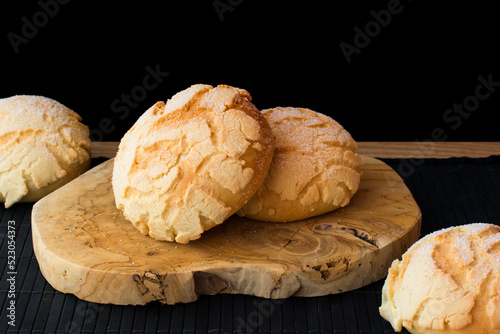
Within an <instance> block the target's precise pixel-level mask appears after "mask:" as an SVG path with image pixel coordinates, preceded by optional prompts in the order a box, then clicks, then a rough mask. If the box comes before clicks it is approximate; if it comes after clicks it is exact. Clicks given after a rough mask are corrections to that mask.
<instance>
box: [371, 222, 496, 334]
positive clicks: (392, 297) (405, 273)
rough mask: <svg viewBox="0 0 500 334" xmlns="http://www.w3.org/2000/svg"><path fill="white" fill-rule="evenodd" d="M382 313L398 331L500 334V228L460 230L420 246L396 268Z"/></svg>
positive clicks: (431, 238)
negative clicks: (403, 329)
mask: <svg viewBox="0 0 500 334" xmlns="http://www.w3.org/2000/svg"><path fill="white" fill-rule="evenodd" d="M380 314H381V315H382V317H384V318H385V319H386V320H387V321H389V322H390V323H391V325H392V327H393V328H394V329H395V330H396V331H398V332H399V331H401V330H402V328H403V327H405V328H406V329H407V330H408V331H410V332H411V333H431V334H432V333H465V334H477V333H489V334H493V333H500V227H499V226H496V225H492V224H469V225H463V226H457V227H452V228H448V229H445V230H441V231H437V232H434V233H432V234H429V235H427V236H426V237H424V238H422V239H421V240H419V241H418V242H416V243H415V244H414V245H413V246H412V247H411V248H410V249H409V250H408V251H407V252H406V253H405V254H404V255H403V257H402V260H401V261H399V260H395V261H394V262H393V263H392V266H391V268H390V269H389V275H388V276H387V279H386V281H385V284H384V287H383V290H382V306H381V307H380Z"/></svg>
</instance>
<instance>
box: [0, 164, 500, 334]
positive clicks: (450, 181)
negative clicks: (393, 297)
mask: <svg viewBox="0 0 500 334" xmlns="http://www.w3.org/2000/svg"><path fill="white" fill-rule="evenodd" d="M102 161H104V159H97V160H95V161H94V165H96V164H98V163H100V162H102ZM384 161H385V162H387V163H388V164H389V165H390V166H391V167H393V168H394V169H395V170H396V171H397V172H398V173H400V175H402V176H403V177H404V180H405V182H406V184H407V186H408V187H409V188H410V190H411V191H412V193H413V195H414V197H415V199H416V201H417V202H418V204H419V205H420V208H421V210H422V216H423V218H422V222H423V226H422V234H427V233H429V232H432V231H435V230H437V229H441V228H444V227H448V226H454V225H460V224H466V223H470V222H493V223H497V224H498V223H499V222H500V219H499V218H500V206H499V205H498V203H500V157H497V156H494V157H489V158H484V159H467V158H453V159H426V160H418V161H413V160H400V159H392V160H384ZM31 208H32V205H31V204H16V205H14V206H13V207H12V208H10V209H8V210H5V209H3V205H1V207H0V219H1V222H0V270H1V272H0V276H1V278H0V305H1V310H0V333H11V332H12V333H15V332H23V333H31V332H33V333H66V332H72V333H94V332H95V333H157V332H158V333H236V332H254V333H335V334H342V333H345V334H347V333H364V334H367V333H373V334H375V333H377V334H379V333H394V331H393V330H392V328H391V327H390V325H389V323H387V322H386V321H385V320H383V319H382V318H381V317H380V316H379V313H378V307H379V305H380V301H381V289H382V285H383V280H382V281H379V282H375V283H373V284H370V285H368V286H366V287H363V288H361V289H358V290H355V291H350V292H345V293H342V294H337V295H329V296H323V297H314V298H288V299H285V300H266V299H263V298H257V297H253V296H243V295H217V296H201V297H200V298H199V300H198V301H196V302H193V303H189V304H179V305H173V306H171V305H161V304H159V303H151V304H149V305H147V306H116V305H100V304H94V303H88V302H85V301H81V300H79V299H77V298H76V297H74V296H72V295H65V294H62V293H60V292H57V291H55V290H54V289H53V288H52V287H51V286H50V285H49V284H48V283H47V282H46V281H45V279H44V277H43V276H42V274H41V273H40V271H39V269H38V264H37V260H36V258H35V256H34V254H33V247H32V242H31V230H30V223H31V221H30V219H31ZM9 221H14V222H15V227H14V228H12V227H11V228H9ZM11 224H12V223H11ZM9 229H10V230H11V231H12V230H14V231H15V237H14V236H13V235H12V232H9ZM9 233H10V234H9ZM12 240H14V241H15V263H16V266H15V267H12V268H11V267H10V265H9V261H11V260H12V259H11V258H9V257H8V255H9V242H10V245H12ZM12 248H13V247H12V246H11V247H10V249H12ZM11 254H12V253H11ZM12 272H14V273H15V274H12ZM13 275H14V276H15V288H14V286H13V285H11V283H12V280H11V279H10V278H11V277H12V276H13ZM12 300H15V310H14V311H13V310H12V307H11V304H10V303H11V301H12ZM9 308H10V310H9ZM12 314H14V315H15V321H14V322H12V318H13V317H12ZM9 316H10V317H9ZM9 322H10V324H9ZM12 324H15V326H12ZM403 333H407V332H405V331H403Z"/></svg>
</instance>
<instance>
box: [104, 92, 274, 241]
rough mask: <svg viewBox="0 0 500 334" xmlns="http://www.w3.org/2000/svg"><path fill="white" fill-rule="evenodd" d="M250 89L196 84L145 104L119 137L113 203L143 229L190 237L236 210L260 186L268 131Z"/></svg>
mask: <svg viewBox="0 0 500 334" xmlns="http://www.w3.org/2000/svg"><path fill="white" fill-rule="evenodd" d="M250 101H251V97H250V94H249V93H248V92H247V91H245V90H243V89H238V88H234V87H230V86H225V85H220V86H218V87H216V88H213V87H212V86H209V85H194V86H191V87H190V88H188V89H186V90H184V91H182V92H179V93H177V94H176V95H174V96H173V97H172V99H171V100H169V101H168V102H167V104H166V105H165V104H164V103H163V102H158V103H156V104H155V105H154V106H152V107H151V108H150V109H149V110H147V111H146V112H145V113H144V114H143V115H142V116H141V117H140V118H139V119H138V121H137V122H136V124H135V125H134V126H133V127H132V128H131V129H130V130H129V131H128V132H127V133H126V134H125V136H124V137H123V138H122V140H121V142H120V146H119V149H118V154H117V155H116V159H115V165H114V170H113V181H112V183H113V191H114V194H115V200H116V205H117V207H118V208H119V209H120V210H122V211H123V213H124V215H125V217H126V218H127V219H128V220H130V221H131V222H132V223H133V224H134V225H135V227H137V228H138V229H139V230H140V231H141V232H142V233H144V234H149V235H150V236H151V237H153V238H155V239H159V240H167V241H174V240H175V241H176V242H179V243H187V242H189V241H190V240H194V239H197V238H199V237H200V235H201V233H202V232H203V231H206V230H208V229H210V228H212V227H214V226H216V225H218V224H220V223H222V222H223V221H224V220H225V219H226V218H228V217H229V216H230V215H232V214H233V213H234V212H236V211H237V210H239V209H240V208H241V207H242V206H243V204H245V202H246V201H248V199H249V198H250V197H252V196H253V194H254V193H255V191H257V189H259V188H260V186H261V185H262V182H263V180H264V177H265V175H266V174H267V172H268V170H269V165H270V163H271V159H272V155H273V141H272V139H273V138H272V133H271V129H270V127H269V124H268V123H267V121H266V119H265V118H264V116H263V115H262V114H261V113H260V111H259V110H257V108H256V107H255V106H254V105H253V104H252V103H251V102H250Z"/></svg>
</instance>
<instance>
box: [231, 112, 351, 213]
mask: <svg viewBox="0 0 500 334" xmlns="http://www.w3.org/2000/svg"><path fill="white" fill-rule="evenodd" d="M262 113H263V114H264V116H265V117H266V118H267V120H268V122H269V125H270V126H271V129H272V131H273V134H274V145H275V151H274V157H273V161H272V163H271V168H270V170H269V174H268V175H267V177H266V179H265V181H264V185H263V186H262V187H261V188H260V189H259V190H258V191H257V193H256V194H255V195H254V196H253V197H252V198H251V199H250V200H249V201H248V203H247V204H245V206H244V207H243V208H242V209H241V210H240V211H238V215H240V216H245V217H248V218H251V219H256V220H262V221H272V222H288V221H295V220H301V219H306V218H309V217H312V216H317V215H320V214H323V213H326V212H329V211H332V210H335V209H337V208H339V207H343V206H345V205H347V204H348V203H349V201H350V199H351V197H352V196H353V195H354V194H355V193H356V191H357V189H358V186H359V182H360V176H361V174H360V172H359V166H360V164H361V158H360V156H359V155H358V154H356V153H355V150H356V149H357V144H356V142H355V141H354V140H353V139H352V137H351V135H350V134H349V132H347V131H346V130H345V129H344V128H343V127H342V126H341V125H340V124H339V123H337V122H336V121H334V120H333V119H331V118H330V117H328V116H326V115H323V114H320V113H318V112H315V111H313V110H310V109H304V108H291V107H288V108H273V109H267V110H263V111H262Z"/></svg>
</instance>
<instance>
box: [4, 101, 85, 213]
mask: <svg viewBox="0 0 500 334" xmlns="http://www.w3.org/2000/svg"><path fill="white" fill-rule="evenodd" d="M81 120H82V119H81V117H80V116H79V115H78V114H77V113H75V112H74V111H72V110H71V109H69V108H67V107H65V106H64V105H62V104H61V103H59V102H57V101H54V100H52V99H49V98H46V97H42V96H29V95H19V96H13V97H9V98H4V99H0V156H1V157H2V159H1V160H0V202H5V207H6V208H8V207H10V206H11V205H12V204H14V203H16V202H20V201H21V202H34V201H37V200H39V199H40V198H42V197H44V196H45V195H47V194H48V193H50V192H52V191H54V190H55V189H57V188H59V187H61V186H62V185H64V184H66V183H67V182H69V181H71V180H72V179H74V178H75V177H77V176H78V175H80V174H81V173H83V172H85V171H86V170H87V169H88V168H89V166H90V139H89V129H88V127H87V126H86V125H83V124H82V123H81Z"/></svg>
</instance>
